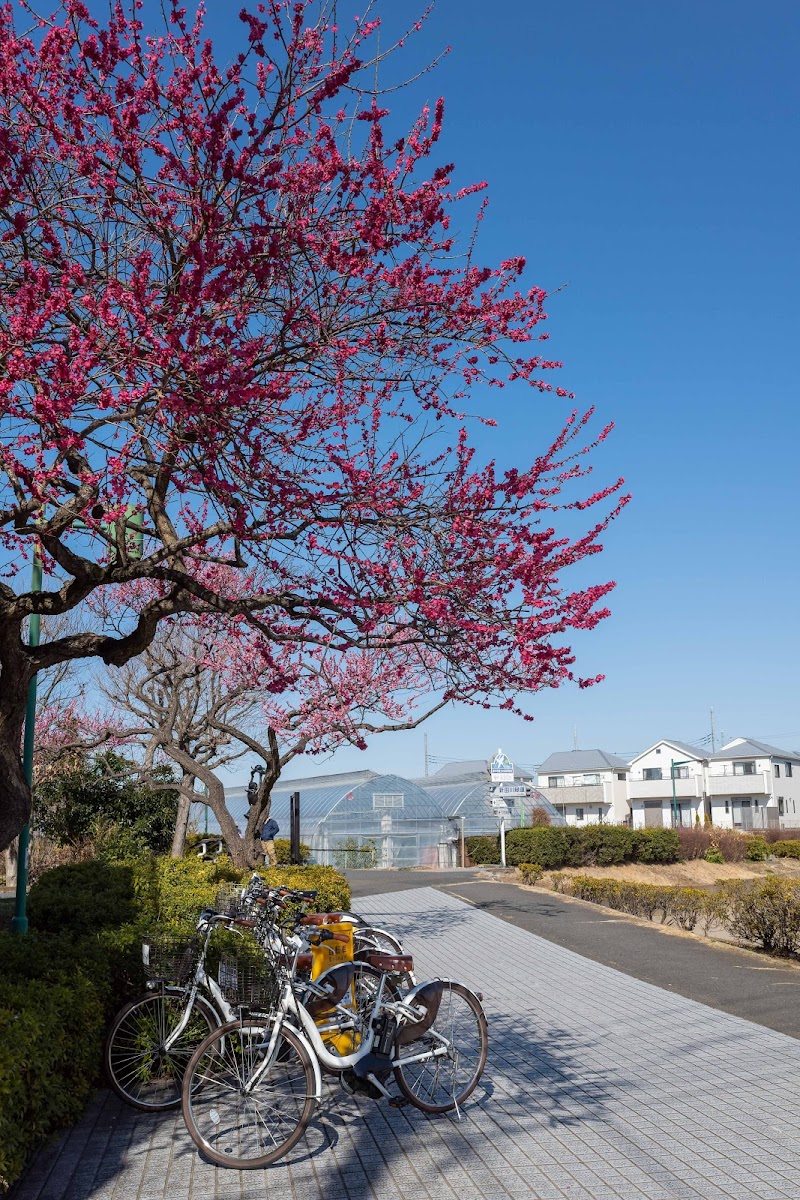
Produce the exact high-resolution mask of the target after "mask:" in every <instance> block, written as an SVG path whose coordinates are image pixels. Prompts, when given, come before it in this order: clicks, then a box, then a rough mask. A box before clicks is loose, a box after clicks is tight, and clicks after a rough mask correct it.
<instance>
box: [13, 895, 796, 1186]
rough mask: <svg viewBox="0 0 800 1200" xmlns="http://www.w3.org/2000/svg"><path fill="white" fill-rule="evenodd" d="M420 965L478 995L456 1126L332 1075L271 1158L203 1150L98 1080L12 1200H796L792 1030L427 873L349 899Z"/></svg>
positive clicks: (176, 1125) (171, 1123)
mask: <svg viewBox="0 0 800 1200" xmlns="http://www.w3.org/2000/svg"><path fill="white" fill-rule="evenodd" d="M359 908H360V909H362V910H363V911H365V912H366V913H367V914H368V915H370V916H371V917H372V918H373V919H375V920H376V922H378V923H383V924H386V925H387V926H388V927H391V928H396V929H397V930H398V932H401V933H402V934H403V935H404V936H405V938H406V941H407V944H408V946H409V948H410V949H412V950H413V952H414V956H415V959H416V960H417V964H418V970H419V973H420V974H421V975H425V974H433V973H435V972H436V971H437V970H438V971H441V973H442V974H450V975H452V976H455V977H457V978H462V979H464V980H465V981H466V982H468V983H470V984H472V985H473V986H474V987H476V988H478V989H479V990H481V991H482V992H483V993H484V1000H485V1005H486V1009H487V1013H488V1016H489V1033H490V1039H491V1040H490V1056H489V1064H488V1067H487V1071H486V1074H485V1076H484V1079H483V1081H482V1084H481V1086H480V1087H479V1089H478V1091H477V1092H476V1094H475V1096H474V1098H473V1101H472V1102H470V1104H469V1105H468V1106H467V1109H466V1110H465V1112H464V1119H463V1120H462V1121H461V1122H460V1123H459V1122H458V1121H457V1120H456V1119H455V1118H454V1117H444V1118H426V1117H425V1116H424V1115H423V1114H421V1113H418V1112H416V1111H415V1110H414V1109H412V1108H410V1107H406V1108H403V1109H402V1110H399V1111H398V1110H395V1109H391V1108H388V1107H387V1106H386V1105H385V1104H377V1105H376V1104H373V1103H372V1102H370V1101H367V1100H365V1099H361V1100H359V1101H358V1102H357V1103H356V1102H354V1101H353V1100H351V1099H350V1098H348V1097H346V1096H345V1095H344V1093H342V1092H340V1091H339V1090H337V1089H332V1090H331V1093H330V1097H329V1099H328V1101H327V1103H326V1105H325V1107H324V1109H323V1111H322V1112H321V1114H320V1116H319V1118H318V1119H317V1120H316V1121H315V1123H314V1126H313V1128H312V1130H311V1132H310V1134H309V1135H308V1137H307V1138H305V1139H304V1140H303V1141H302V1142H301V1143H300V1144H299V1145H298V1146H297V1147H296V1148H295V1150H294V1151H293V1152H292V1153H291V1154H290V1155H289V1156H288V1157H287V1159H285V1160H283V1161H282V1162H281V1163H278V1164H276V1166H275V1167H273V1168H270V1169H269V1170H267V1171H255V1172H246V1173H241V1174H240V1173H238V1172H233V1171H222V1170H217V1169H216V1168H214V1167H212V1166H210V1165H208V1164H207V1163H204V1162H203V1161H202V1160H201V1159H200V1157H199V1155H198V1154H197V1152H196V1151H195V1149H194V1146H193V1145H192V1143H191V1142H190V1140H189V1137H188V1135H187V1134H186V1132H185V1129H184V1128H183V1126H182V1122H181V1118H180V1115H177V1116H168V1117H166V1118H164V1117H153V1116H143V1115H141V1114H136V1113H134V1112H132V1111H131V1110H128V1109H125V1108H124V1107H123V1106H121V1105H119V1104H117V1102H116V1101H115V1100H113V1099H111V1098H110V1097H108V1096H107V1095H106V1094H101V1095H100V1096H98V1098H97V1099H96V1101H95V1103H94V1105H93V1106H92V1108H91V1109H90V1111H89V1112H88V1113H87V1115H86V1118H85V1120H84V1121H83V1122H82V1124H81V1125H80V1126H79V1127H77V1128H76V1129H75V1130H73V1131H72V1132H71V1133H70V1134H69V1135H68V1136H67V1137H65V1138H64V1139H62V1140H61V1141H59V1142H57V1143H55V1144H54V1145H53V1146H52V1147H50V1148H49V1149H48V1150H46V1151H45V1152H43V1153H42V1154H40V1155H39V1156H38V1158H37V1159H36V1160H35V1162H34V1163H33V1164H32V1167H31V1169H30V1170H29V1172H28V1174H27V1176H26V1177H25V1179H24V1180H22V1181H21V1184H20V1185H19V1186H18V1188H17V1189H16V1191H15V1193H14V1200H88V1198H89V1197H92V1198H98V1200H101V1198H102V1200H134V1198H136V1200H166V1198H167V1197H168V1198H169V1200H173V1198H175V1200H201V1198H202V1200H205V1198H206V1197H215V1198H218V1200H229V1198H230V1200H251V1198H256V1197H258V1198H259V1200H260V1198H261V1197H263V1198H264V1200H268V1198H271V1197H281V1200H283V1198H284V1197H285V1198H286V1200H534V1198H535V1200H704V1198H715V1200H716V1198H720V1200H779V1198H780V1200H786V1198H790V1200H800V1104H798V1097H800V1045H798V1042H797V1041H796V1040H794V1039H792V1038H789V1037H786V1036H784V1035H782V1034H780V1033H775V1032H773V1031H771V1030H768V1029H764V1028H762V1027H759V1026H756V1025H753V1024H751V1023H749V1022H747V1021H744V1020H741V1019H740V1018H738V1017H735V1016H731V1015H728V1014H727V1013H720V1012H718V1011H715V1010H713V1009H711V1008H707V1007H705V1006H703V1005H700V1004H697V1003H695V1002H693V1001H691V1000H687V999H686V998H685V997H682V996H678V995H674V994H672V993H669V992H666V991H663V990H661V989H659V988H657V987H654V986H653V985H651V984H649V983H646V982H643V981H640V980H637V979H633V978H631V977H630V976H628V975H624V974H621V973H620V972H618V971H615V970H613V969H612V968H610V967H608V966H606V965H604V964H601V963H596V962H593V961H591V960H589V959H587V958H584V957H581V956H579V955H577V954H575V953H573V952H572V951H570V950H567V949H564V948H563V947H560V946H558V945H556V944H554V943H552V942H549V941H546V940H544V939H542V938H540V937H538V936H536V935H534V934H532V933H529V932H527V931H525V930H523V929H520V928H517V927H516V926H514V925H512V924H509V923H508V922H506V921H502V920H498V919H497V918H496V917H494V916H491V915H489V914H487V913H486V912H481V911H479V910H476V909H475V908H473V907H470V906H469V905H467V904H464V903H463V902H461V901H459V900H457V899H456V898H454V897H453V896H452V895H450V894H448V893H447V892H441V891H437V890H434V889H432V888H421V889H419V890H413V891H400V892H394V893H392V894H385V895H382V896H374V897H366V898H362V899H360V900H359Z"/></svg>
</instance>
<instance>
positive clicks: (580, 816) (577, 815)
mask: <svg viewBox="0 0 800 1200" xmlns="http://www.w3.org/2000/svg"><path fill="white" fill-rule="evenodd" d="M575 820H576V821H582V820H583V809H582V808H576V809H575Z"/></svg>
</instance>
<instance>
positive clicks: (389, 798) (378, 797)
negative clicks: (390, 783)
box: [372, 792, 405, 808]
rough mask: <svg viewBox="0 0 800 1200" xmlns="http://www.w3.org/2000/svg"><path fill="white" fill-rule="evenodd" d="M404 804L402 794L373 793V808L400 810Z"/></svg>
mask: <svg viewBox="0 0 800 1200" xmlns="http://www.w3.org/2000/svg"><path fill="white" fill-rule="evenodd" d="M404 802H405V795H404V793H403V792H373V793H372V807H373V808H402V807H403V804H404Z"/></svg>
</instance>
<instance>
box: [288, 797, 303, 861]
mask: <svg viewBox="0 0 800 1200" xmlns="http://www.w3.org/2000/svg"><path fill="white" fill-rule="evenodd" d="M289 857H290V859H291V863H292V866H293V867H299V866H300V865H301V862H302V856H301V854H300V793H299V792H292V794H291V796H290V797H289Z"/></svg>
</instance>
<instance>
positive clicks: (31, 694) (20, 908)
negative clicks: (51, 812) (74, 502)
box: [11, 538, 42, 933]
mask: <svg viewBox="0 0 800 1200" xmlns="http://www.w3.org/2000/svg"><path fill="white" fill-rule="evenodd" d="M41 590H42V552H41V549H40V547H39V541H38V538H37V540H36V541H35V542H34V546H33V570H32V573H31V591H32V592H34V593H36V592H41ZM40 626H41V621H40V618H39V614H38V613H32V614H31V616H30V619H29V622H28V645H29V646H33V647H36V646H38V645H39V633H40ZM35 729H36V675H35V674H34V676H33V678H32V679H31V681H30V683H29V684H28V704H27V707H26V709H25V736H24V738H23V742H22V771H23V774H24V776H25V779H26V780H27V783H28V787H29V788H30V789H31V791H33V738H34V732H35ZM30 841H31V827H30V824H27V825H23V827H22V829H21V830H20V833H19V849H18V851H17V895H16V904H15V907H14V916H13V918H12V921H11V929H12V932H13V933H27V932H28V914H27V911H26V908H27V901H28V850H29V847H30Z"/></svg>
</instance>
